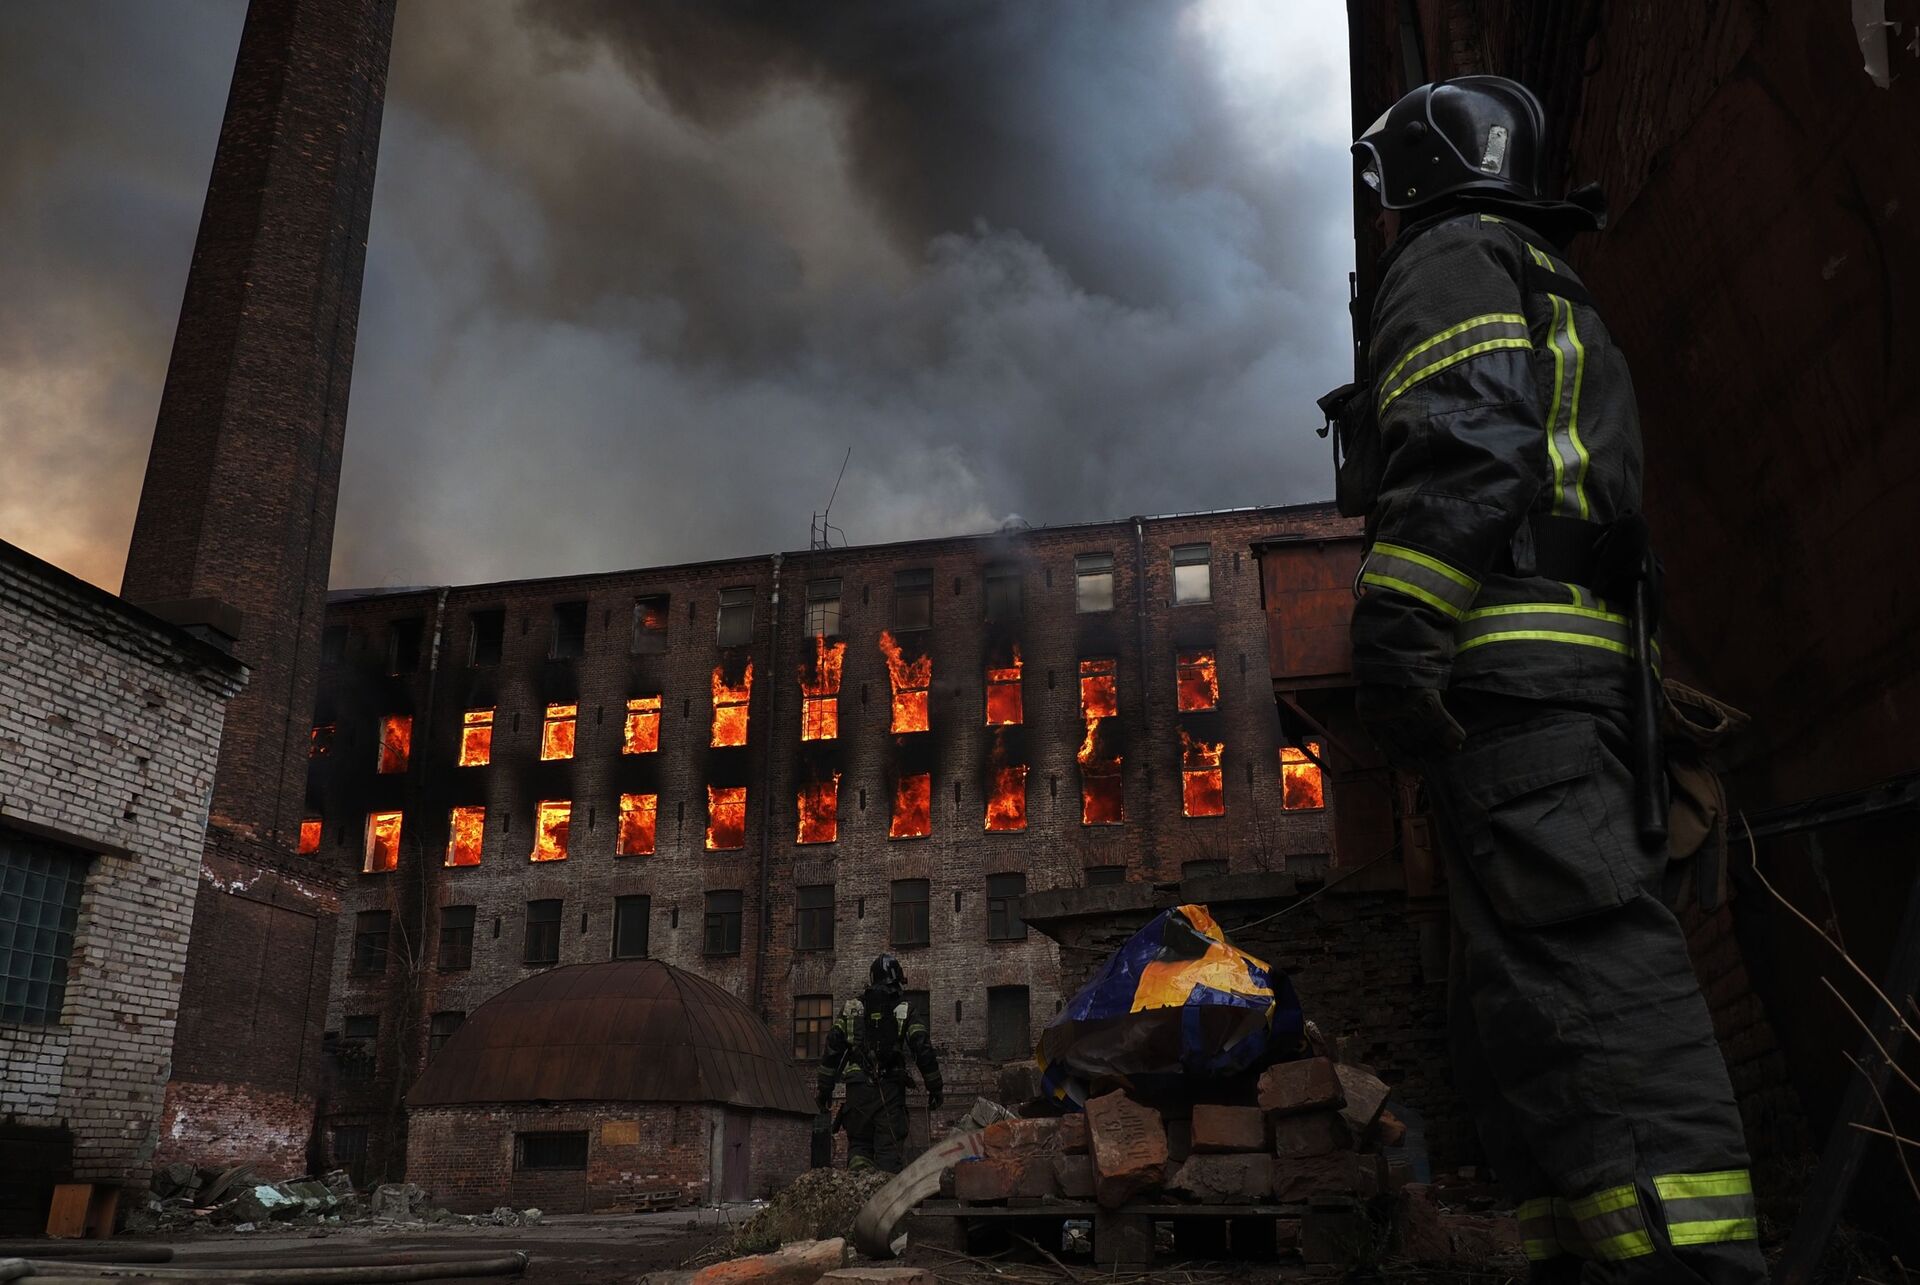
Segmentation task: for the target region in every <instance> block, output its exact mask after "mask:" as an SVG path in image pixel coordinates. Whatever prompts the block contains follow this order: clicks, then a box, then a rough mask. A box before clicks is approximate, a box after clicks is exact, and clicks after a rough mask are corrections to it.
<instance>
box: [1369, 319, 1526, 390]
mask: <svg viewBox="0 0 1920 1285" xmlns="http://www.w3.org/2000/svg"><path fill="white" fill-rule="evenodd" d="M1496 322H1505V323H1508V324H1510V325H1518V326H1524V325H1526V324H1527V319H1526V318H1525V317H1524V316H1522V315H1521V314H1520V313H1517V312H1483V313H1481V314H1480V315H1479V316H1477V317H1468V318H1467V319H1466V320H1465V321H1463V322H1461V323H1460V324H1459V325H1457V326H1449V327H1447V328H1446V329H1445V330H1442V331H1441V332H1440V333H1439V334H1437V335H1431V336H1429V337H1427V338H1425V339H1422V340H1421V341H1420V342H1419V343H1417V344H1415V345H1414V346H1413V347H1411V348H1409V349H1407V353H1406V356H1404V357H1402V358H1401V359H1400V360H1399V361H1397V362H1395V363H1394V364H1393V369H1392V370H1390V371H1388V372H1387V377H1386V378H1385V379H1383V380H1381V381H1380V386H1381V387H1382V388H1391V387H1392V386H1393V381H1394V379H1395V377H1396V376H1398V375H1399V374H1400V372H1401V371H1403V370H1405V369H1406V368H1407V363H1408V362H1410V361H1412V360H1413V359H1414V358H1415V357H1418V356H1419V355H1420V354H1421V353H1423V352H1426V351H1427V350H1428V349H1429V348H1432V347H1433V346H1434V345H1436V344H1443V343H1445V342H1446V341H1447V340H1449V339H1451V338H1453V337H1454V336H1455V335H1463V334H1465V333H1466V332H1467V331H1469V330H1474V329H1477V328H1478V327H1480V326H1490V325H1493V324H1495V323H1496Z"/></svg>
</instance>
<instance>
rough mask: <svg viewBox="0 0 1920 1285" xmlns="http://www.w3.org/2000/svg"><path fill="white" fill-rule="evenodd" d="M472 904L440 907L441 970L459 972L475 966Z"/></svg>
mask: <svg viewBox="0 0 1920 1285" xmlns="http://www.w3.org/2000/svg"><path fill="white" fill-rule="evenodd" d="M473 910H474V908H473V907H472V906H442V907H441V908H440V958H439V966H440V971H441V972H443V973H458V972H464V971H465V970H467V969H469V968H472V967H473Z"/></svg>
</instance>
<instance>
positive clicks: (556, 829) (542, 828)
mask: <svg viewBox="0 0 1920 1285" xmlns="http://www.w3.org/2000/svg"><path fill="white" fill-rule="evenodd" d="M572 828H573V804H572V803H570V802H568V801H567V800H565V799H542V800H540V802H539V804H538V805H537V806H536V807H535V808H534V810H533V856H532V859H533V860H535V861H565V860H566V859H567V832H568V831H569V830H571V829H572Z"/></svg>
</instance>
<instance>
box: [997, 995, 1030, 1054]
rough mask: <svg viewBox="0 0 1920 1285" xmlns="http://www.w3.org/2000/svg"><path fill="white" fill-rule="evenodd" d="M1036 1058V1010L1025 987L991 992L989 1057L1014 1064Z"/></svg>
mask: <svg viewBox="0 0 1920 1285" xmlns="http://www.w3.org/2000/svg"><path fill="white" fill-rule="evenodd" d="M1032 1054H1033V1008H1032V1002H1031V999H1030V998H1029V996H1028V994H1027V988H1026V987H1024V986H989V987H988V988H987V1057H988V1058H990V1059H991V1060H993V1061H995V1062H1011V1061H1013V1060H1014V1059H1016V1058H1024V1057H1031V1056H1032Z"/></svg>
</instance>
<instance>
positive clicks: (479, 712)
mask: <svg viewBox="0 0 1920 1285" xmlns="http://www.w3.org/2000/svg"><path fill="white" fill-rule="evenodd" d="M493 713H494V711H493V709H492V707H491V706H489V707H488V708H486V709H469V710H463V711H461V714H460V757H459V760H458V762H459V766H461V767H485V766H487V764H489V763H491V762H493Z"/></svg>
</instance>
